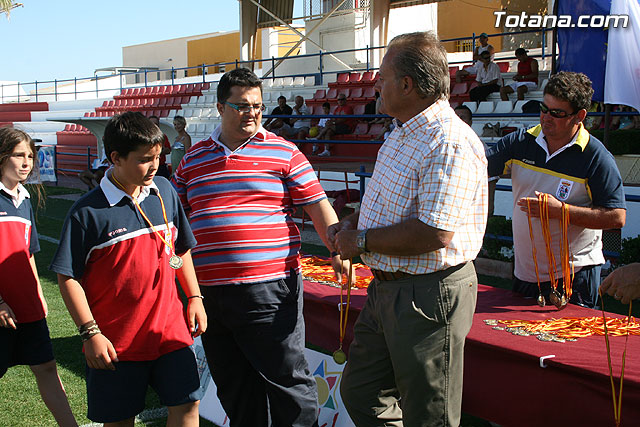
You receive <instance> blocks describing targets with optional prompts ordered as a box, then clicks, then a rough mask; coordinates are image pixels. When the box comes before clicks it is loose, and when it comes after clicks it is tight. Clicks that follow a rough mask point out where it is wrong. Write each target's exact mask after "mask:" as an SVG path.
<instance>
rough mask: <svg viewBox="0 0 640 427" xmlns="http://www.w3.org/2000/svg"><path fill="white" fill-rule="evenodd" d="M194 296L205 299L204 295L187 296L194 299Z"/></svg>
mask: <svg viewBox="0 0 640 427" xmlns="http://www.w3.org/2000/svg"><path fill="white" fill-rule="evenodd" d="M192 298H200V299H204V295H191V296H190V297H187V299H192Z"/></svg>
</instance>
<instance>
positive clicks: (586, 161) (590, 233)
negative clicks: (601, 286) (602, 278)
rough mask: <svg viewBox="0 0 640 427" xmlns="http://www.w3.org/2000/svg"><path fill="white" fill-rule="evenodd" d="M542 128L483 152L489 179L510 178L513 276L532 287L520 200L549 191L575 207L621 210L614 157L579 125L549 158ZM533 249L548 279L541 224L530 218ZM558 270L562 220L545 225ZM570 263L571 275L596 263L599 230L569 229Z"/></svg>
mask: <svg viewBox="0 0 640 427" xmlns="http://www.w3.org/2000/svg"><path fill="white" fill-rule="evenodd" d="M546 147H547V144H546V140H545V139H544V134H543V132H542V128H541V126H540V125H537V126H535V127H533V128H531V129H529V130H525V129H521V130H519V131H517V132H513V133H511V134H509V135H507V136H505V137H504V138H502V139H500V141H498V143H497V144H496V145H495V146H494V147H493V148H491V149H489V150H488V151H487V160H488V163H489V166H488V168H489V176H490V177H493V176H499V175H504V174H511V180H512V187H513V203H514V205H513V218H512V219H513V223H512V225H513V242H514V253H515V269H514V274H515V276H516V277H517V278H518V279H520V280H524V281H526V282H532V283H536V282H537V279H536V273H535V263H534V260H533V256H532V247H531V238H530V234H529V225H528V221H527V214H526V213H525V212H523V211H521V210H520V208H519V207H517V206H516V203H517V201H518V200H519V199H521V198H523V197H536V195H535V192H536V191H538V192H541V193H547V194H551V195H552V196H554V197H555V198H556V199H558V200H560V201H562V202H565V203H568V204H570V205H574V206H583V207H602V208H610V209H616V208H622V209H625V208H626V206H625V201H624V190H623V183H622V178H621V177H620V172H619V171H618V167H617V166H616V163H615V160H614V158H613V155H612V154H611V153H610V152H609V151H608V150H607V149H606V148H605V147H604V145H603V144H602V143H601V142H600V141H599V140H598V139H596V138H594V137H593V136H592V135H590V134H589V132H588V131H587V130H586V129H585V128H584V127H583V126H582V124H581V125H580V129H579V131H578V132H577V133H576V135H575V136H574V138H573V140H572V141H570V142H569V143H568V144H566V145H565V146H564V147H562V148H560V149H559V150H557V151H555V152H554V153H552V154H549V153H548V151H547V148H546ZM532 226H533V236H534V245H535V248H536V253H537V261H538V272H539V275H540V281H541V282H547V281H549V280H550V279H549V273H548V271H549V268H548V266H549V263H548V260H547V257H546V255H545V254H546V249H545V242H544V239H543V235H542V231H541V227H540V220H539V219H538V218H533V219H532ZM549 228H550V232H551V243H552V249H553V253H554V256H555V263H556V271H558V272H559V271H561V266H560V262H561V260H560V244H561V227H560V221H559V220H556V219H551V220H550V224H549ZM568 234H569V244H570V251H571V255H572V257H571V261H572V262H573V265H574V267H575V271H576V272H577V271H579V270H580V267H583V266H590V265H600V264H603V263H604V262H605V260H604V256H603V254H602V230H593V229H587V228H583V227H579V226H576V225H569V230H568Z"/></svg>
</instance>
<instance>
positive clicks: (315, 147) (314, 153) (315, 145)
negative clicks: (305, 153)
mask: <svg viewBox="0 0 640 427" xmlns="http://www.w3.org/2000/svg"><path fill="white" fill-rule="evenodd" d="M316 154H318V144H313V147H311V155H312V156H315V155H316Z"/></svg>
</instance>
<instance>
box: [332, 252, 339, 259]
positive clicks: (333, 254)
mask: <svg viewBox="0 0 640 427" xmlns="http://www.w3.org/2000/svg"><path fill="white" fill-rule="evenodd" d="M338 255H340V254H339V253H338V251H331V258H334V257H337V256H338Z"/></svg>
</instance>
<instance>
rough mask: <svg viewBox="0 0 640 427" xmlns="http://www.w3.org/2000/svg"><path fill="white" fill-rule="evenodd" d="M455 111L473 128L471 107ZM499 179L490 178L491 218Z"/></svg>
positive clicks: (489, 206) (459, 108)
mask: <svg viewBox="0 0 640 427" xmlns="http://www.w3.org/2000/svg"><path fill="white" fill-rule="evenodd" d="M454 111H455V112H456V114H457V115H458V117H460V120H462V121H463V122H465V123H466V124H468V125H469V127H471V125H472V124H473V113H472V112H471V109H470V108H469V107H467V106H466V105H458V106H457V107H456V108H454ZM484 148H485V150H486V149H487V148H488V147H487V144H484ZM499 179H500V177H491V178H489V186H488V197H487V204H488V212H487V216H488V217H489V218H491V217H492V216H493V206H494V202H493V201H494V199H495V195H496V186H497V185H498V180H499Z"/></svg>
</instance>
